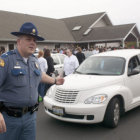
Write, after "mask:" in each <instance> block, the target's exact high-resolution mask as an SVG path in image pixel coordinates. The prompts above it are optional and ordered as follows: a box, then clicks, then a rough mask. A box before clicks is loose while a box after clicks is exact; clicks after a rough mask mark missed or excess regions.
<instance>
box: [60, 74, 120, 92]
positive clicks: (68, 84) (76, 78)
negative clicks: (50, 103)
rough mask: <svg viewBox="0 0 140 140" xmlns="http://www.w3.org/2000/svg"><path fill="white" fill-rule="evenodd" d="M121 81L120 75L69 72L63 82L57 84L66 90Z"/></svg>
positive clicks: (91, 87)
mask: <svg viewBox="0 0 140 140" xmlns="http://www.w3.org/2000/svg"><path fill="white" fill-rule="evenodd" d="M122 83H123V78H122V76H103V75H81V74H71V75H69V76H67V77H65V82H64V84H63V85H61V86H59V88H62V89H67V90H88V89H94V88H99V87H100V88H101V87H106V86H111V85H114V84H118V85H119V84H122Z"/></svg>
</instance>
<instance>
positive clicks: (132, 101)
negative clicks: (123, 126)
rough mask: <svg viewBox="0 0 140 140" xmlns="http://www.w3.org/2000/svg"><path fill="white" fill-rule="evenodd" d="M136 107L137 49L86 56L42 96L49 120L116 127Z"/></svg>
mask: <svg viewBox="0 0 140 140" xmlns="http://www.w3.org/2000/svg"><path fill="white" fill-rule="evenodd" d="M139 105H140V50H138V49H131V50H116V51H110V52H105V53H100V54H96V55H93V56H90V57H88V58H87V59H86V60H85V61H84V62H83V63H82V64H81V65H80V66H79V67H78V69H77V70H76V72H75V73H74V74H71V75H69V76H66V77H65V82H64V84H63V85H53V86H52V87H51V88H50V89H49V90H48V92H47V93H46V96H45V97H44V106H45V112H46V113H47V114H48V115H50V116H51V117H53V118H55V119H58V120H62V121H68V122H76V123H99V122H103V123H104V125H106V126H108V127H111V128H114V127H117V125H118V123H119V120H120V116H121V115H122V114H124V113H125V112H127V111H129V110H131V109H133V108H135V107H137V106H139Z"/></svg>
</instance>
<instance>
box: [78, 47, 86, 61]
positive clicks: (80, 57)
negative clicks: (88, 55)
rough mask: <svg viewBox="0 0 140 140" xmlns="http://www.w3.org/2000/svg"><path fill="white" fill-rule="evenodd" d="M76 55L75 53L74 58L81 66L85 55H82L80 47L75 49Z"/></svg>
mask: <svg viewBox="0 0 140 140" xmlns="http://www.w3.org/2000/svg"><path fill="white" fill-rule="evenodd" d="M77 51H78V52H77V53H76V57H77V59H78V61H79V64H81V63H82V62H83V61H84V60H85V55H84V53H82V49H81V48H80V47H78V48H77Z"/></svg>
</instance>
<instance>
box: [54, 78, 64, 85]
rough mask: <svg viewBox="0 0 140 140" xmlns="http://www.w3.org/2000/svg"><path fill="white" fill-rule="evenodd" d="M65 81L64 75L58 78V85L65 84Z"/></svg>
mask: <svg viewBox="0 0 140 140" xmlns="http://www.w3.org/2000/svg"><path fill="white" fill-rule="evenodd" d="M63 83H64V78H62V77H57V78H56V85H63Z"/></svg>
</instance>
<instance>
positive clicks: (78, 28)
mask: <svg viewBox="0 0 140 140" xmlns="http://www.w3.org/2000/svg"><path fill="white" fill-rule="evenodd" d="M81 27H82V26H75V27H74V28H73V29H72V30H73V31H78V30H80V29H81Z"/></svg>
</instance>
